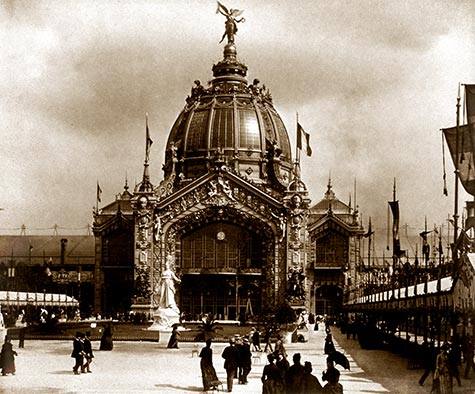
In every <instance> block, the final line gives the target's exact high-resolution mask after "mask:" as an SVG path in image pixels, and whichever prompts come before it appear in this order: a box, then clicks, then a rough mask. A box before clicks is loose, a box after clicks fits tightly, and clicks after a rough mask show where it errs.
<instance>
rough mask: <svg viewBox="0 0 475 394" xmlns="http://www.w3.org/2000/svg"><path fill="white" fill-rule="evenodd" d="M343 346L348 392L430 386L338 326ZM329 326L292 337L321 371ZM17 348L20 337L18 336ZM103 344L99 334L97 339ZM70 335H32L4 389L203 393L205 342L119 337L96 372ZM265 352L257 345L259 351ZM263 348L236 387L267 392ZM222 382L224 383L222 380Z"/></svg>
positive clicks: (12, 392)
mask: <svg viewBox="0 0 475 394" xmlns="http://www.w3.org/2000/svg"><path fill="white" fill-rule="evenodd" d="M333 336H334V339H335V344H336V347H337V349H338V350H340V351H342V352H344V353H345V354H346V355H347V356H348V358H349V359H350V363H351V371H343V370H341V369H340V370H341V383H342V384H343V387H344V392H345V394H352V393H396V394H398V393H399V394H409V393H411V394H419V393H420V394H422V393H429V392H430V386H431V382H430V379H431V378H429V380H428V381H427V382H426V383H425V386H424V387H420V386H419V385H418V384H417V381H418V379H419V377H420V375H421V374H422V371H421V370H408V369H407V368H406V366H407V361H406V360H405V359H403V358H401V357H399V356H398V355H396V354H393V353H389V352H385V351H375V350H362V349H360V348H359V345H358V343H357V341H354V340H347V339H346V336H343V335H341V334H340V333H339V332H338V331H337V330H336V329H334V330H333ZM323 343H324V332H323V330H320V331H312V332H310V340H309V342H307V343H296V344H288V345H287V352H288V353H289V358H290V359H291V357H292V355H293V354H294V353H296V352H300V353H301V354H302V362H304V361H310V362H311V363H312V365H313V372H314V374H315V375H316V376H317V377H318V378H319V379H320V378H321V373H322V371H323V370H324V369H325V359H326V356H325V355H324V354H323ZM14 345H15V348H16V345H17V343H14ZM93 346H94V349H97V348H98V346H99V342H97V341H95V342H94V343H93ZM224 346H225V344H224V343H216V344H213V346H212V347H213V350H214V364H215V367H216V370H217V373H218V377H219V378H220V379H221V381H223V382H225V381H226V378H225V372H224V369H223V359H222V358H221V352H222V350H223V348H224ZM71 347H72V343H71V342H70V341H56V340H54V341H44V340H43V341H39V340H31V341H27V342H26V344H25V348H24V349H16V350H17V351H18V357H17V358H16V367H17V374H16V375H15V376H10V375H8V376H3V377H2V376H0V393H2V394H3V393H5V394H50V393H51V394H76V393H86V394H88V393H97V394H106V393H123V394H125V393H130V394H139V393H147V394H148V393H170V394H173V393H200V392H202V383H201V372H200V366H199V364H200V361H199V360H200V359H199V358H198V357H196V356H195V355H194V356H192V350H194V349H195V348H196V349H198V347H201V344H200V345H196V344H193V343H181V344H180V348H179V349H166V348H165V347H164V344H161V343H154V342H120V341H116V342H114V350H112V351H109V352H105V351H99V350H95V356H96V357H95V359H94V362H93V364H92V370H93V373H91V374H82V375H73V373H72V366H73V364H74V360H73V359H72V358H71V357H70V353H71ZM256 354H259V353H256ZM264 361H265V355H262V356H261V363H260V364H259V365H253V368H252V371H251V373H250V376H249V384H248V385H237V384H235V386H234V389H233V393H256V394H257V393H261V392H262V385H261V381H260V376H261V374H262V369H263V363H264ZM462 384H463V386H462V387H461V388H459V387H455V389H454V393H463V394H466V393H475V379H472V380H463V381H462ZM224 389H226V386H225V384H224Z"/></svg>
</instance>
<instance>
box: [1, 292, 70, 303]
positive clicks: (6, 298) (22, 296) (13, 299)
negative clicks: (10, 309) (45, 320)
mask: <svg viewBox="0 0 475 394" xmlns="http://www.w3.org/2000/svg"><path fill="white" fill-rule="evenodd" d="M0 305H34V306H79V302H78V300H76V299H75V298H73V297H70V296H68V295H67V294H54V293H29V292H25V291H0Z"/></svg>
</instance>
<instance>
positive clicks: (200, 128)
mask: <svg viewBox="0 0 475 394" xmlns="http://www.w3.org/2000/svg"><path fill="white" fill-rule="evenodd" d="M207 127H208V111H207V110H206V111H196V112H195V113H194V114H193V118H192V119H191V123H190V128H189V131H188V139H187V141H186V143H187V148H188V150H198V149H206V136H207V135H208V133H207Z"/></svg>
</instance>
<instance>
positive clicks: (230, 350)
mask: <svg viewBox="0 0 475 394" xmlns="http://www.w3.org/2000/svg"><path fill="white" fill-rule="evenodd" d="M221 356H222V357H223V358H224V369H225V370H226V378H227V379H226V382H227V387H228V393H230V392H231V391H233V379H234V375H235V374H236V369H237V367H238V365H239V351H238V349H237V348H236V344H235V340H234V338H231V339H230V340H229V346H226V347H225V348H224V350H223V353H222V354H221Z"/></svg>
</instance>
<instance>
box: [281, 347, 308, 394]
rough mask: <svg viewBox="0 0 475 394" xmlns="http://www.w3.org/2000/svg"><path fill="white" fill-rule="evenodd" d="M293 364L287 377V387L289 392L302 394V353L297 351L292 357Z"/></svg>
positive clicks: (288, 393)
mask: <svg viewBox="0 0 475 394" xmlns="http://www.w3.org/2000/svg"><path fill="white" fill-rule="evenodd" d="M292 361H293V364H292V365H291V366H290V368H289V370H288V371H287V375H286V377H285V387H286V393H287V394H300V393H301V392H302V388H303V385H302V383H303V374H304V371H303V365H302V364H301V362H300V361H301V355H300V353H295V354H294V355H293V357H292Z"/></svg>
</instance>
